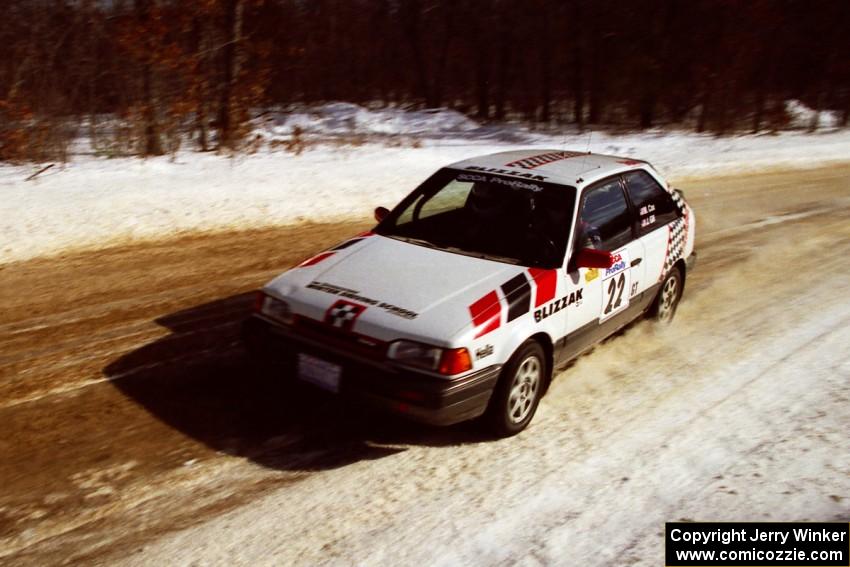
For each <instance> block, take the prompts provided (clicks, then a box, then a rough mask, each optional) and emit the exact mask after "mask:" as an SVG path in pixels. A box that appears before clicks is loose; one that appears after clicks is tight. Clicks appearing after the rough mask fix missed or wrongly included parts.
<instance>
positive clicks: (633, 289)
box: [629, 282, 640, 295]
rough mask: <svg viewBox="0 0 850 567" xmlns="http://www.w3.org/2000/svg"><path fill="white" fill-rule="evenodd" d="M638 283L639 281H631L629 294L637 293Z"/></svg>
mask: <svg viewBox="0 0 850 567" xmlns="http://www.w3.org/2000/svg"><path fill="white" fill-rule="evenodd" d="M639 283H640V282H632V290H631V293H630V294H629V295H635V294H636V293H637V290H638V284H639Z"/></svg>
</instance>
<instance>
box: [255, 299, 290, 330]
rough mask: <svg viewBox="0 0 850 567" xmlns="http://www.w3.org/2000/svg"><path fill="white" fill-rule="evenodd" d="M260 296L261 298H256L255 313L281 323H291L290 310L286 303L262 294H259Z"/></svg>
mask: <svg viewBox="0 0 850 567" xmlns="http://www.w3.org/2000/svg"><path fill="white" fill-rule="evenodd" d="M260 295H261V297H258V298H257V311H259V312H260V313H262V314H263V315H265V316H266V317H270V318H272V319H274V320H276V321H280V322H281V323H286V324H287V325H288V324H290V323H292V310H291V309H290V308H289V304H288V303H287V302H285V301H284V300H282V299H278V298H276V297H272V296H270V295H266V294H265V293H263V292H260Z"/></svg>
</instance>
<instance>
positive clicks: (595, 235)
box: [577, 177, 632, 251]
mask: <svg viewBox="0 0 850 567" xmlns="http://www.w3.org/2000/svg"><path fill="white" fill-rule="evenodd" d="M579 221H580V223H579V227H580V228H579V238H578V243H579V246H578V248H577V249H581V248H595V249H597V250H608V251H613V250H615V249H617V248H619V247H620V246H622V245H624V244H626V243H627V242H629V240H631V239H632V217H631V214H629V205H628V203H627V202H626V196H625V194H624V193H623V187H622V185H621V184H620V179H619V178H618V177H616V178H614V179H610V180H608V181H604V182H602V184H601V185H598V186H596V187H593V188H592V189H589V190H588V191H587V193H585V195H584V199H583V204H582V209H581V214H580V216H579Z"/></svg>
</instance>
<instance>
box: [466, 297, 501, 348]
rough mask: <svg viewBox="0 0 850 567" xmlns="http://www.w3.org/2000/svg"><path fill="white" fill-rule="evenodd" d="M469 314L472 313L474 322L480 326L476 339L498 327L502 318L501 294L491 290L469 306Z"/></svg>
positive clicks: (477, 326) (476, 325)
mask: <svg viewBox="0 0 850 567" xmlns="http://www.w3.org/2000/svg"><path fill="white" fill-rule="evenodd" d="M469 314H470V315H472V323H473V324H474V325H475V327H476V328H478V333H477V334H476V335H475V338H476V339H477V338H478V337H481V336H484V335H486V334H487V333H489V332H490V331H493V330H495V329H498V328H499V325H500V324H501V319H502V305H501V304H500V303H499V296H498V295H496V292H495V291H491V292H490V293H488V294H487V295H485V296H484V297H482V298H481V299H479V300H478V301H476V302H475V303H473V304H472V305H470V306H469Z"/></svg>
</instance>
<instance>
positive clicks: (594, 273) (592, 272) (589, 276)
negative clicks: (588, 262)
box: [584, 268, 599, 283]
mask: <svg viewBox="0 0 850 567" xmlns="http://www.w3.org/2000/svg"><path fill="white" fill-rule="evenodd" d="M598 277H599V268H588V269H587V271H586V272H585V273H584V281H585V282H587V283H590V282H592V281H593V280H595V279H596V278H598Z"/></svg>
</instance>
